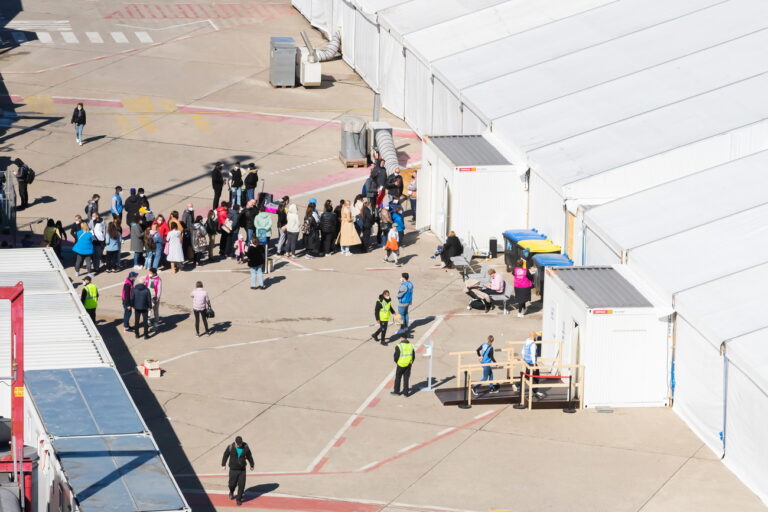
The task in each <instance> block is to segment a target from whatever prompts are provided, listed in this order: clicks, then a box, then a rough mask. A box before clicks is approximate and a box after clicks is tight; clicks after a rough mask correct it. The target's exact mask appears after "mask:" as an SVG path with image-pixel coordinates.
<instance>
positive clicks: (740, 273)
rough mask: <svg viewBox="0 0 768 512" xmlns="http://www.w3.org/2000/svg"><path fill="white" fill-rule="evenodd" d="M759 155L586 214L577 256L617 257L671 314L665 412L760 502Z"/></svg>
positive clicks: (765, 282) (767, 392)
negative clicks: (669, 390) (670, 394)
mask: <svg viewBox="0 0 768 512" xmlns="http://www.w3.org/2000/svg"><path fill="white" fill-rule="evenodd" d="M766 166H768V151H764V152H761V153H758V154H755V155H752V156H749V157H746V158H742V159H739V160H736V161H733V162H730V163H728V164H725V165H721V166H718V167H715V168H712V169H708V170H705V171H702V172H699V173H696V174H693V175H690V176H687V177H685V178H681V179H679V180H676V181H673V182H670V183H666V184H663V185H660V186H657V187H654V188H651V189H648V190H645V191H642V192H639V193H636V194H633V195H631V196H628V197H625V198H622V199H618V200H616V201H613V202H610V203H607V204H605V205H602V206H599V207H596V208H593V209H590V210H588V211H586V212H585V214H584V225H583V232H584V237H583V240H584V251H583V257H584V263H585V264H589V265H595V264H606V263H612V262H618V261H622V262H625V263H626V264H627V265H628V266H629V268H630V269H632V270H633V271H634V272H636V273H637V274H638V275H639V276H641V277H642V278H643V280H644V282H645V283H646V284H647V285H648V286H650V287H652V288H653V289H654V290H655V291H656V292H657V293H659V294H660V295H661V296H662V297H664V298H665V299H666V300H667V301H668V303H669V304H670V305H671V306H674V308H675V310H676V311H677V319H676V321H675V359H674V360H675V384H676V385H675V392H674V409H675V410H676V411H677V412H678V414H680V416H681V417H682V418H683V419H685V421H686V422H687V423H688V424H689V425H690V427H691V428H692V429H693V430H694V431H695V432H696V433H697V434H698V435H699V436H701V438H702V439H704V441H705V442H706V443H707V445H708V446H709V447H710V448H711V449H712V450H713V451H715V453H717V454H718V455H721V456H723V460H724V461H725V463H726V464H727V465H728V467H730V468H731V469H732V470H733V471H734V473H736V474H737V475H738V476H739V477H740V478H741V479H742V480H743V481H744V482H745V483H747V484H748V485H749V486H750V487H751V488H752V489H753V490H754V491H755V492H756V493H758V495H760V497H761V498H762V499H763V501H766V502H768V484H767V483H766V482H768V466H766V464H765V457H766V456H767V455H768V436H766V435H765V433H764V432H763V431H762V427H760V425H764V424H765V421H766V417H765V416H768V379H767V378H766V372H765V367H766V366H765V365H766V364H768V315H766V314H765V299H764V294H765V293H764V290H765V289H766V286H768V236H767V235H768V223H766V221H765V219H766V215H768V198H766V195H765V192H764V191H765V189H766V184H768V177H766Z"/></svg>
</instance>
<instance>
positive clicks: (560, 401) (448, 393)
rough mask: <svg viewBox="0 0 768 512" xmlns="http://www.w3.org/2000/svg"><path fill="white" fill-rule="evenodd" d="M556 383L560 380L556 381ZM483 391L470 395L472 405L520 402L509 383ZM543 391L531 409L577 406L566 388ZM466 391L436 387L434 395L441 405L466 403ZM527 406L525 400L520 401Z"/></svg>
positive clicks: (570, 407)
mask: <svg viewBox="0 0 768 512" xmlns="http://www.w3.org/2000/svg"><path fill="white" fill-rule="evenodd" d="M556 382H557V383H558V384H559V383H561V381H556ZM482 389H483V391H481V392H480V394H479V395H477V396H474V395H473V396H472V405H491V404H520V403H521V401H520V390H519V389H518V390H517V391H512V385H511V384H502V385H501V387H500V389H499V392H498V393H490V392H488V391H487V389H488V386H487V385H483V386H482ZM537 391H538V390H537ZM541 391H543V392H544V393H545V396H544V398H540V399H539V398H536V397H535V396H534V397H533V399H532V402H531V408H532V409H574V408H576V409H577V408H578V407H579V401H578V400H570V401H569V400H568V388H563V387H560V388H557V387H556V388H541ZM466 394H467V391H466V390H465V388H463V387H462V388H446V389H441V388H438V389H436V390H435V395H437V398H438V399H439V400H440V402H441V403H442V404H443V405H453V406H457V405H466V404H467V402H468V401H467V396H466ZM522 403H524V404H525V406H526V408H527V405H528V404H527V401H524V402H522Z"/></svg>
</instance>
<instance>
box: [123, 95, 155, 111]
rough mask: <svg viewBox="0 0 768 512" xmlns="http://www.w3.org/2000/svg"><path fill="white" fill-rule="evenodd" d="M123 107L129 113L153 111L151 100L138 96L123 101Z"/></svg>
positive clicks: (147, 97)
mask: <svg viewBox="0 0 768 512" xmlns="http://www.w3.org/2000/svg"><path fill="white" fill-rule="evenodd" d="M123 105H125V108H127V109H128V110H130V111H131V112H154V110H155V106H154V104H153V103H152V98H150V97H149V96H140V97H138V98H130V99H127V100H123Z"/></svg>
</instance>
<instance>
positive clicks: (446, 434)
mask: <svg viewBox="0 0 768 512" xmlns="http://www.w3.org/2000/svg"><path fill="white" fill-rule="evenodd" d="M500 412H501V409H499V410H498V411H496V412H494V413H493V414H489V415H487V416H483V417H482V418H477V419H475V420H472V421H470V422H468V423H465V424H463V425H461V426H459V427H456V428H454V429H451V430H450V431H448V432H446V433H445V434H442V435H439V436H435V437H433V438H432V439H429V440H428V441H424V442H423V443H419V444H417V445H416V446H414V447H413V448H411V449H410V450H406V451H404V452H402V453H398V454H397V455H393V456H392V457H390V458H388V459H384V460H382V461H381V462H378V463H376V464H374V465H373V466H371V467H369V468H366V469H364V470H363V471H362V472H363V473H367V472H369V471H373V470H374V469H378V468H380V467H381V466H383V465H385V464H389V463H390V462H393V461H395V460H397V459H399V458H401V457H405V456H406V455H408V454H410V453H413V452H415V451H417V450H421V449H422V448H426V447H427V446H429V445H431V444H434V443H436V442H438V441H440V440H441V439H443V438H446V437H448V436H450V435H453V434H455V433H456V432H459V431H461V430H464V429H467V428H469V427H471V426H472V425H474V424H476V423H479V422H481V421H486V420H489V419H491V418H493V417H495V416H496V415H497V414H499V413H500Z"/></svg>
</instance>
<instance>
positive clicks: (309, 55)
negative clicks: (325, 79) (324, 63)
mask: <svg viewBox="0 0 768 512" xmlns="http://www.w3.org/2000/svg"><path fill="white" fill-rule="evenodd" d="M297 58H298V59H299V83H301V85H303V86H304V87H319V86H320V84H321V83H322V76H323V75H322V72H321V70H320V67H321V64H320V62H319V61H317V59H316V58H315V56H314V53H313V52H312V51H311V50H310V49H309V48H307V47H305V46H301V47H299V53H298V55H297Z"/></svg>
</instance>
